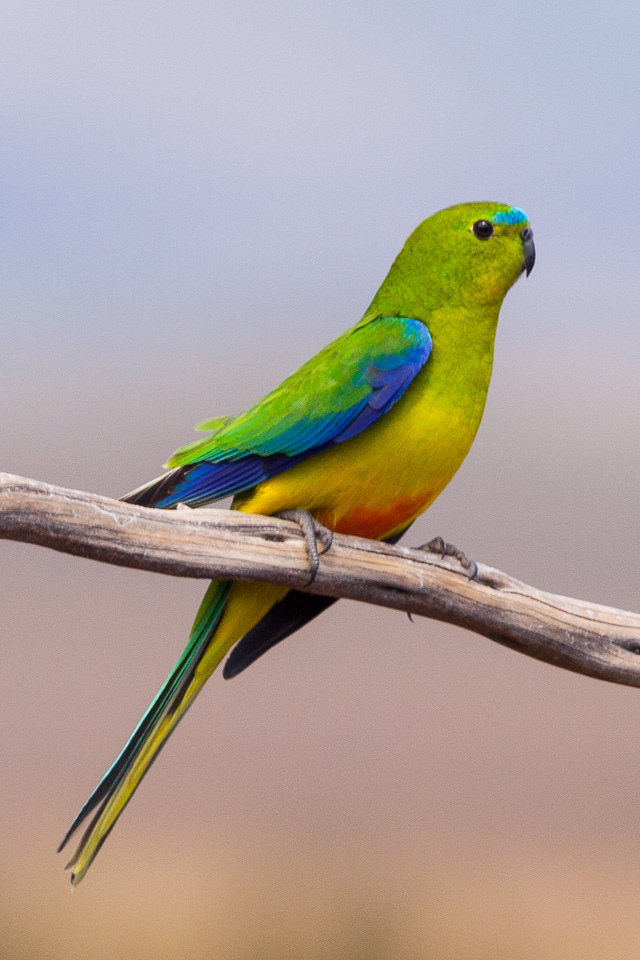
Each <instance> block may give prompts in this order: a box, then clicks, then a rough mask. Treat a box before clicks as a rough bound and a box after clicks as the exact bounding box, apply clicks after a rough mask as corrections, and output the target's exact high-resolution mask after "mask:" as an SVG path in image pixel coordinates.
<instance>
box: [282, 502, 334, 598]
mask: <svg viewBox="0 0 640 960" xmlns="http://www.w3.org/2000/svg"><path fill="white" fill-rule="evenodd" d="M275 516H276V517H280V518H281V519H282V520H293V522H294V523H297V524H299V525H300V529H301V530H302V533H303V535H304V539H305V543H306V544H307V552H308V554H309V579H308V580H307V582H306V584H305V586H307V587H308V586H309V584H311V583H313V581H314V580H315V578H316V574H317V572H318V567H319V566H320V554H321V553H326V552H327V550H328V549H329V547H330V546H331V544H332V543H333V531H332V530H329V529H328V528H327V527H325V526H323V524H321V523H320V522H319V521H318V520H316V518H315V517H314V516H312V514H310V513H309V511H308V510H281V511H280V512H279V513H276V514H275ZM318 540H319V541H320V543H321V544H322V546H323V548H324V549H323V550H318Z"/></svg>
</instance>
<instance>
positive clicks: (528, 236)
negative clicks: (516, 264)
mask: <svg viewBox="0 0 640 960" xmlns="http://www.w3.org/2000/svg"><path fill="white" fill-rule="evenodd" d="M520 236H521V237H522V249H523V250H524V269H525V270H526V272H527V276H529V274H530V273H531V271H532V270H533V265H534V263H535V262H536V248H535V247H534V245H533V230H532V229H531V227H523V228H522V230H521V231H520Z"/></svg>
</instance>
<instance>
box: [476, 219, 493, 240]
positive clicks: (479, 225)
mask: <svg viewBox="0 0 640 960" xmlns="http://www.w3.org/2000/svg"><path fill="white" fill-rule="evenodd" d="M471 229H472V230H473V234H474V236H476V237H477V238H478V240H488V239H489V238H490V237H492V236H493V224H492V223H491V222H490V221H489V220H476V222H475V223H474V225H473V226H472V228H471Z"/></svg>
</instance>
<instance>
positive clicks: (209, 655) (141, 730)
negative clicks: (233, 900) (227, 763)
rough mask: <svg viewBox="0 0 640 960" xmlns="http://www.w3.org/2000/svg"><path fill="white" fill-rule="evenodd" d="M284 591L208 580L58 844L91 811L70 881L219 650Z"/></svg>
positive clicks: (83, 869) (97, 843)
mask: <svg viewBox="0 0 640 960" xmlns="http://www.w3.org/2000/svg"><path fill="white" fill-rule="evenodd" d="M232 588H233V589H232ZM248 588H251V589H248ZM284 592H285V590H284V588H280V587H274V586H273V585H270V584H256V583H253V584H248V583H236V584H232V583H230V582H226V581H220V580H214V581H213V582H212V583H211V585H210V586H209V589H208V590H207V592H206V594H205V596H204V599H203V601H202V604H201V606H200V609H199V611H198V615H197V617H196V619H195V622H194V624H193V628H192V631H191V636H190V638H189V642H188V644H187V646H186V648H185V649H184V651H183V653H182V654H181V656H180V658H179V660H178V662H177V663H176V665H175V666H174V668H173V670H172V671H171V673H170V674H169V676H168V677H167V679H166V681H165V683H164V685H163V686H162V688H161V689H160V691H159V692H158V694H157V696H156V698H155V700H154V701H153V703H152V704H151V706H150V707H149V709H148V710H147V712H146V713H145V715H144V716H143V718H142V720H141V721H140V723H139V724H138V726H137V727H136V729H135V730H134V732H133V734H132V736H131V737H130V739H129V741H128V742H127V744H126V746H125V748H124V750H123V751H122V753H121V754H120V756H119V757H118V758H117V760H116V761H115V763H114V764H113V765H112V766H111V767H110V768H109V770H108V771H107V772H106V774H105V775H104V777H103V778H102V780H101V781H100V783H99V784H98V786H97V787H96V789H95V790H94V791H93V793H92V794H91V796H90V797H89V799H88V800H87V802H86V803H85V804H84V806H83V807H82V809H81V810H80V812H79V813H78V815H77V817H76V818H75V820H74V821H73V823H72V824H71V826H70V828H69V830H68V831H67V833H66V835H65V837H64V839H63V841H62V843H61V844H60V847H59V849H60V850H62V848H63V847H64V846H65V845H66V843H67V841H68V840H69V838H70V837H71V835H72V834H73V833H74V832H75V831H76V829H77V828H78V827H79V826H80V824H81V823H82V822H83V821H84V820H85V819H86V818H87V817H88V816H89V814H91V813H93V817H92V819H91V821H90V823H89V825H88V827H87V828H86V830H85V833H84V834H83V836H82V839H81V840H80V843H79V844H78V847H77V849H76V851H75V853H74V854H73V856H72V857H71V860H70V861H69V863H68V864H67V867H69V868H71V871H72V873H71V883H72V884H73V885H75V884H77V883H79V882H80V880H82V878H83V876H84V875H85V873H86V872H87V870H88V869H89V867H90V866H91V863H92V862H93V860H94V858H95V856H96V854H97V853H98V851H99V850H100V847H101V846H102V844H103V843H104V841H105V840H106V839H107V837H108V835H109V833H110V832H111V830H112V829H113V827H114V826H115V823H116V821H117V819H118V817H119V816H120V814H121V813H122V811H123V810H124V808H125V807H126V805H127V803H128V802H129V800H130V799H131V797H132V796H133V794H134V792H135V790H136V788H137V786H138V785H139V783H140V781H141V780H142V778H143V777H144V775H145V773H146V772H147V770H148V769H149V767H150V766H151V764H152V763H153V761H154V760H155V758H156V757H157V756H158V753H159V752H160V750H161V748H162V747H163V746H164V744H165V743H166V742H167V739H168V737H169V735H170V734H171V733H172V731H173V730H174V729H175V727H176V725H177V724H178V722H179V721H180V719H181V718H182V717H183V715H184V714H185V713H186V711H187V710H188V708H189V707H190V705H191V703H192V702H193V700H194V699H195V697H196V696H197V694H198V693H199V692H200V690H201V688H202V686H203V685H204V683H205V682H206V680H207V679H208V678H209V677H210V676H211V674H212V673H213V671H214V670H215V668H216V667H217V665H218V664H219V663H220V661H221V660H222V658H223V657H224V655H225V654H226V653H227V651H228V650H229V649H230V647H231V646H232V645H233V644H234V643H235V642H236V640H239V639H240V637H241V636H242V635H243V634H244V633H245V632H246V631H247V630H249V629H251V627H252V626H253V625H254V623H255V622H256V620H257V619H260V617H261V616H262V615H263V614H264V613H265V612H266V610H268V609H269V607H270V606H271V605H272V604H273V603H274V602H276V601H277V600H279V599H280V597H281V596H282V594H283V593H284ZM230 594H231V595H230ZM94 811H95V812H94Z"/></svg>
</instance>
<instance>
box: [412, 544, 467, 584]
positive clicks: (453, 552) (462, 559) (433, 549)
mask: <svg viewBox="0 0 640 960" xmlns="http://www.w3.org/2000/svg"><path fill="white" fill-rule="evenodd" d="M415 549H416V550H425V551H426V552H427V553H437V554H438V555H439V556H441V557H455V559H456V560H457V561H458V563H459V564H460V566H461V567H462V568H463V569H464V570H465V571H466V573H467V576H468V577H469V580H474V579H475V577H476V576H477V575H478V564H477V563H476V562H475V560H474V559H473V557H470V556H469V555H468V554H466V553H463V551H462V550H460V548H459V547H456V546H455V545H454V544H453V543H447V541H446V540H444V539H443V538H442V537H434V538H433V540H429V543H423V544H422V545H421V546H420V547H416V548H415Z"/></svg>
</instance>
